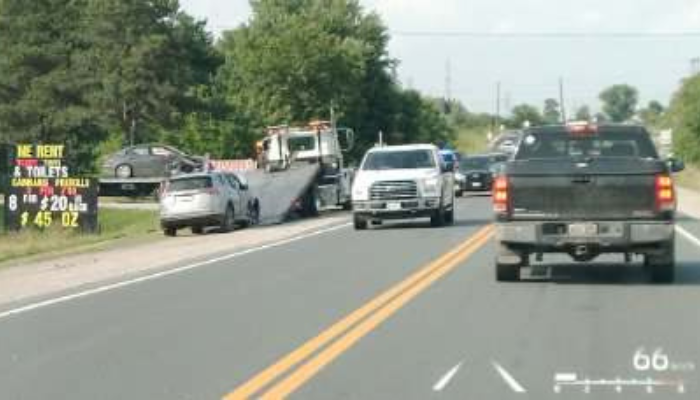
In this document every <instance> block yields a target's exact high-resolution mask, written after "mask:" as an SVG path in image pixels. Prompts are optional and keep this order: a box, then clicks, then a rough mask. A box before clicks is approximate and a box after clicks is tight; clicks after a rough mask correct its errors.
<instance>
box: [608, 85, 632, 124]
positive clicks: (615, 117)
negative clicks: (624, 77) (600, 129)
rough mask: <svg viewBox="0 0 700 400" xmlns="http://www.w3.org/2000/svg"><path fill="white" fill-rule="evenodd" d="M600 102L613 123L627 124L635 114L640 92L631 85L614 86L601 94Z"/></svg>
mask: <svg viewBox="0 0 700 400" xmlns="http://www.w3.org/2000/svg"><path fill="white" fill-rule="evenodd" d="M600 101H602V102H603V112H604V113H605V115H607V116H608V118H609V119H610V120H611V121H612V122H625V121H627V120H629V119H630V118H632V117H633V116H634V114H635V110H636V108H637V102H638V101H639V92H638V91H637V89H636V88H634V87H632V86H630V85H613V86H611V87H609V88H607V89H605V90H604V91H603V92H601V93H600Z"/></svg>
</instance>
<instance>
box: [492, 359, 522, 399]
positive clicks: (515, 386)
mask: <svg viewBox="0 0 700 400" xmlns="http://www.w3.org/2000/svg"><path fill="white" fill-rule="evenodd" d="M491 363H492V364H493V367H494V368H495V369H496V371H497V372H498V373H499V375H501V378H503V380H504V381H505V382H506V383H507V384H508V386H510V388H511V390H513V391H514V392H515V393H525V392H527V391H526V390H525V388H524V387H522V385H520V384H519V383H518V381H516V380H515V378H513V376H512V375H511V374H510V373H508V371H506V369H505V368H503V367H502V366H500V365H499V364H498V363H497V362H495V361H492V362H491Z"/></svg>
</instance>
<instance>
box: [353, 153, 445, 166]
mask: <svg viewBox="0 0 700 400" xmlns="http://www.w3.org/2000/svg"><path fill="white" fill-rule="evenodd" d="M422 168H435V159H434V158H433V153H432V152H431V151H430V150H407V151H380V152H374V153H369V154H368V155H367V159H366V160H365V163H364V165H363V167H362V169H363V170H365V171H378V170H386V169H422Z"/></svg>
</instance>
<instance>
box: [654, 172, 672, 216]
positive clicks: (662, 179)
mask: <svg viewBox="0 0 700 400" xmlns="http://www.w3.org/2000/svg"><path fill="white" fill-rule="evenodd" d="M655 186H656V209H657V210H658V211H674V210H675V209H676V193H675V189H674V188H673V179H672V178H671V177H670V176H668V175H657V176H656V185H655Z"/></svg>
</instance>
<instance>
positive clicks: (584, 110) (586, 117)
mask: <svg viewBox="0 0 700 400" xmlns="http://www.w3.org/2000/svg"><path fill="white" fill-rule="evenodd" d="M591 119H592V114H591V108H590V107H588V106H587V105H582V106H581V107H579V108H578V109H577V110H576V120H577V121H590V120H591Z"/></svg>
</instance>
